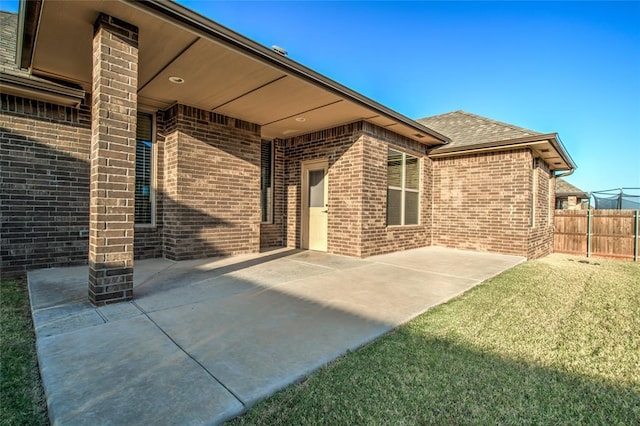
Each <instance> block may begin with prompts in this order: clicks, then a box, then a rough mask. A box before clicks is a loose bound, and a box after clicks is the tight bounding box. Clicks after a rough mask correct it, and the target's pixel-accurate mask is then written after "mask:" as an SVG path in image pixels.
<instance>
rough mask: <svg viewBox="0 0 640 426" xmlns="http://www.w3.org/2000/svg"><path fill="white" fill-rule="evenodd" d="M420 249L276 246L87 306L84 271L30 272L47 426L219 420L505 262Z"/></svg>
mask: <svg viewBox="0 0 640 426" xmlns="http://www.w3.org/2000/svg"><path fill="white" fill-rule="evenodd" d="M522 261H524V259H523V258H521V257H517V256H504V255H496V254H491V253H473V252H465V251H458V250H450V249H442V248H437V247H428V248H423V249H418V250H411V251H406V252H401V253H394V254H389V255H383V256H375V257H371V258H368V259H366V260H361V259H353V258H347V257H342V256H334V255H328V254H326V253H318V252H310V251H300V250H290V249H280V250H275V251H272V252H268V253H262V254H254V255H243V256H234V257H228V258H218V259H200V260H194V261H186V262H172V261H168V260H164V259H153V260H144V261H137V262H136V264H135V273H134V300H133V301H131V302H124V303H120V304H117V305H108V306H102V307H94V306H92V305H90V304H89V303H88V302H87V301H86V297H87V296H86V295H87V268H86V267H75V268H57V269H47V270H40V271H33V272H30V273H29V277H28V278H29V292H30V298H31V304H32V310H33V318H34V325H35V329H36V337H37V349H38V357H39V360H40V366H41V371H42V378H43V383H44V386H45V391H46V396H47V404H48V406H49V414H50V419H51V422H52V423H53V424H64V425H68V424H69V425H75V424H149V423H153V422H155V423H161V424H218V423H220V422H223V421H225V420H227V419H229V418H232V417H234V416H236V415H239V414H241V413H242V412H243V411H245V410H246V409H248V408H249V407H251V406H252V405H253V404H254V403H255V402H257V401H259V400H260V399H263V398H265V397H267V396H269V395H270V394H272V393H273V392H275V391H276V390H278V389H280V388H282V387H284V386H286V385H288V384H290V383H292V382H295V381H297V380H299V379H301V378H302V377H304V376H306V375H307V374H309V373H310V372H312V371H313V370H315V369H317V368H318V367H321V366H322V365H324V364H326V363H327V362H329V361H331V360H333V359H335V358H336V357H338V356H340V355H342V354H344V353H346V352H347V351H348V350H353V349H356V348H358V347H359V346H361V345H363V344H365V343H367V342H369V341H371V340H373V339H375V338H376V337H378V336H381V335H382V334H384V333H386V332H388V331H390V330H392V329H393V328H395V327H397V326H398V325H400V324H402V323H404V322H406V321H408V320H410V319H411V318H413V317H415V316H416V315H418V314H420V313H422V312H424V311H425V310H427V309H428V308H430V307H432V306H434V305H437V304H439V303H442V302H444V301H446V300H449V299H450V298H452V297H454V296H456V295H458V294H460V293H462V292H464V291H466V290H467V289H469V288H471V287H473V286H474V285H476V284H478V283H480V282H481V281H483V280H485V279H486V278H489V277H491V276H493V275H495V274H497V273H499V272H502V271H503V270H505V269H508V268H510V267H512V266H514V265H516V264H517V263H520V262H522Z"/></svg>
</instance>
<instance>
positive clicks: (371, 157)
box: [362, 123, 432, 257]
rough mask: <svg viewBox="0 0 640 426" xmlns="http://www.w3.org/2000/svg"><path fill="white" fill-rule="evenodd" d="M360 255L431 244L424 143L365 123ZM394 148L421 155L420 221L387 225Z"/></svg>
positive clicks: (428, 171) (428, 170) (428, 173)
mask: <svg viewBox="0 0 640 426" xmlns="http://www.w3.org/2000/svg"><path fill="white" fill-rule="evenodd" d="M364 138H365V149H364V157H365V158H364V167H365V169H364V171H365V172H364V179H365V184H364V187H365V193H364V213H363V251H362V256H363V257H366V256H372V255H376V254H383V253H390V252H394V251H399V250H407V249H412V248H418V247H425V246H428V245H431V181H432V178H431V160H430V159H428V158H427V157H426V155H425V152H426V147H425V146H424V145H422V144H419V143H417V142H415V141H412V140H410V139H407V138H404V137H402V136H400V135H397V134H395V133H393V132H390V131H388V130H385V129H382V128H380V127H377V126H374V125H373V124H370V123H365V136H364ZM389 148H393V149H396V150H398V151H403V152H406V153H407V154H411V155H414V156H416V157H418V158H420V167H421V187H420V224H418V225H408V226H392V227H387V224H386V221H387V155H388V149H389Z"/></svg>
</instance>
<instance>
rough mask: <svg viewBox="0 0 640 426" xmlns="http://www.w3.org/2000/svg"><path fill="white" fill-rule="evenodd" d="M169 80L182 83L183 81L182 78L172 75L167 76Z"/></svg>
mask: <svg viewBox="0 0 640 426" xmlns="http://www.w3.org/2000/svg"><path fill="white" fill-rule="evenodd" d="M169 81H170V82H172V83H175V84H182V83H184V78H182V77H176V76H172V77H169Z"/></svg>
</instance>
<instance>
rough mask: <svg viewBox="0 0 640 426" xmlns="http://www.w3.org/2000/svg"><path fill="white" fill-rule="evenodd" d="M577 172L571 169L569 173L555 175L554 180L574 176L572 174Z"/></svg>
mask: <svg viewBox="0 0 640 426" xmlns="http://www.w3.org/2000/svg"><path fill="white" fill-rule="evenodd" d="M575 171H576V169H571V170H569V171H568V172H564V173H560V174H559V175H556V174H555V173H554V175H553V177H554V178H561V177H565V176H570V175H572V174H573V172H575Z"/></svg>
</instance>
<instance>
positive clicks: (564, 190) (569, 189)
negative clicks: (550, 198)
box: [556, 178, 587, 198]
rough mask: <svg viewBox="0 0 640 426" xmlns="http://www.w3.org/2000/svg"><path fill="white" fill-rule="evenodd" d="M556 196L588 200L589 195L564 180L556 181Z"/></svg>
mask: <svg viewBox="0 0 640 426" xmlns="http://www.w3.org/2000/svg"><path fill="white" fill-rule="evenodd" d="M556 195H567V196H568V195H575V196H578V197H582V198H586V196H587V194H586V193H585V192H584V191H583V190H582V189H580V188H578V187H576V186H573V185H571V184H570V183H569V182H567V181H566V180H564V179H562V178H558V179H556Z"/></svg>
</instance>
